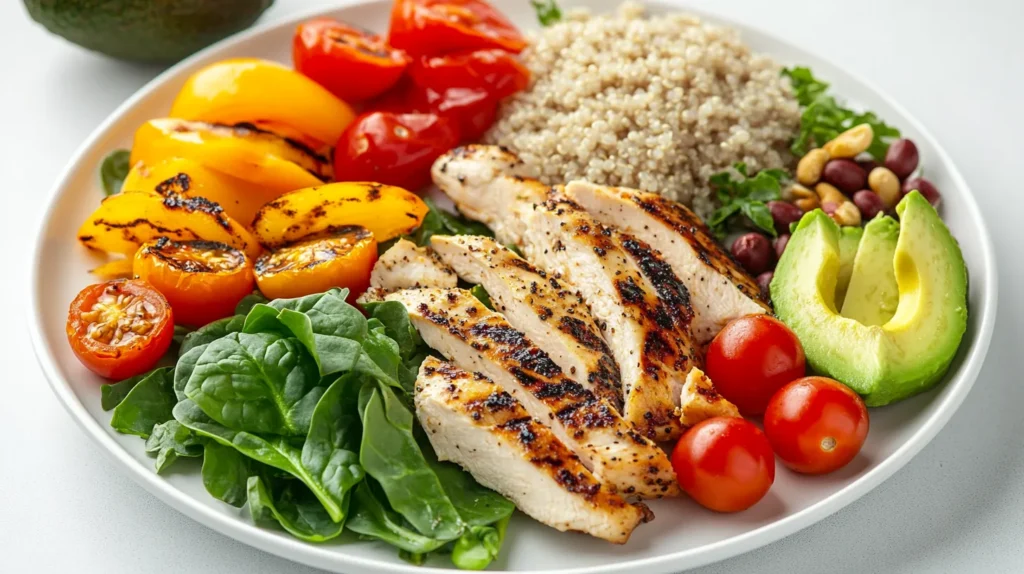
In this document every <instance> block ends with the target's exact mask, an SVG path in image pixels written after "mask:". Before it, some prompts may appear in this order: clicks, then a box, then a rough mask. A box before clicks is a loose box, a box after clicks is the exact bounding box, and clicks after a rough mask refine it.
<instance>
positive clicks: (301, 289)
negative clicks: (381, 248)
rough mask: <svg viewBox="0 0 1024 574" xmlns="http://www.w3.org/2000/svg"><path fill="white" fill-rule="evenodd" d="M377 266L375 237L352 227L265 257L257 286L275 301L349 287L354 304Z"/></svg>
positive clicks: (260, 263) (260, 262) (259, 263)
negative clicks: (333, 288) (375, 264)
mask: <svg viewBox="0 0 1024 574" xmlns="http://www.w3.org/2000/svg"><path fill="white" fill-rule="evenodd" d="M376 262H377V241H376V240H374V238H373V234H372V233H370V232H369V231H367V230H366V228H363V227H359V226H356V225H348V226H343V227H340V228H338V229H336V230H334V231H332V232H331V233H329V234H326V235H323V236H319V237H315V238H312V239H306V240H302V241H299V242H297V243H293V244H291V245H286V246H284V247H281V248H279V249H277V250H275V251H272V252H270V253H267V254H265V255H263V256H262V257H260V258H259V259H258V260H257V261H256V283H257V284H258V285H259V288H260V291H261V292H262V293H263V294H264V295H266V296H267V297H269V298H271V299H282V298H293V297H302V296H303V295H310V294H312V293H320V292H322V291H327V290H328V289H330V288H332V287H345V288H347V289H348V290H349V294H348V300H349V302H352V301H355V300H356V298H357V297H359V296H360V295H362V294H363V292H365V291H366V289H367V288H368V287H369V286H370V271H371V270H372V269H373V264H374V263H376Z"/></svg>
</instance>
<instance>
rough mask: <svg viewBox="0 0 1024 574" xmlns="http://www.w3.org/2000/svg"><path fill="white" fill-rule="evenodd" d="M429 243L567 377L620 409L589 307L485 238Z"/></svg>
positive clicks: (618, 385)
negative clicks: (479, 289)
mask: <svg viewBox="0 0 1024 574" xmlns="http://www.w3.org/2000/svg"><path fill="white" fill-rule="evenodd" d="M430 245H431V247H433V248H434V251H435V252H437V254H438V256H440V257H441V259H442V260H443V261H444V262H445V263H446V264H448V265H450V266H451V267H452V268H453V269H455V272H456V273H457V274H458V275H459V277H461V278H462V279H465V280H466V281H469V282H470V283H479V284H481V285H483V286H484V289H486V290H487V293H488V294H489V295H490V296H491V301H492V302H493V303H494V307H495V309H496V310H498V311H499V312H501V313H502V314H503V315H504V316H505V318H506V319H508V322H509V323H511V324H512V326H513V327H515V328H516V329H519V330H520V331H523V332H525V333H526V335H527V336H528V337H530V339H531V340H532V341H533V342H534V343H535V344H536V345H537V346H538V347H540V348H542V349H544V350H545V351H546V352H547V354H548V355H550V356H551V360H553V361H554V362H555V364H556V365H558V366H559V367H561V368H562V371H563V372H564V373H565V374H566V375H567V376H568V377H569V378H570V379H573V380H574V381H576V382H577V383H579V384H581V385H583V386H584V387H585V388H586V389H588V390H590V391H591V392H592V393H594V394H595V395H596V396H597V397H598V398H601V399H605V400H606V401H608V403H609V404H611V405H613V406H614V407H615V408H616V409H621V408H622V381H621V379H620V378H619V367H618V365H616V364H615V359H614V358H612V354H611V349H609V348H608V344H607V343H605V341H604V338H603V337H602V336H601V331H600V329H598V327H597V324H595V323H594V319H593V318H592V317H591V316H590V309H588V308H587V305H586V304H585V303H584V302H583V299H582V297H580V295H579V294H578V293H576V292H575V291H574V290H572V288H571V286H569V285H566V284H565V283H564V282H562V281H559V280H558V279H555V278H554V277H551V276H549V275H548V274H547V273H545V272H544V271H541V270H539V269H537V268H536V267H534V266H533V265H531V264H530V263H529V262H527V261H526V260H525V259H523V258H522V257H520V256H518V255H516V254H515V253H513V252H512V250H510V249H508V248H506V247H505V246H503V245H501V244H500V243H498V242H497V241H495V240H493V239H491V238H489V237H480V236H476V235H459V236H448V235H435V236H434V237H433V238H431V240H430Z"/></svg>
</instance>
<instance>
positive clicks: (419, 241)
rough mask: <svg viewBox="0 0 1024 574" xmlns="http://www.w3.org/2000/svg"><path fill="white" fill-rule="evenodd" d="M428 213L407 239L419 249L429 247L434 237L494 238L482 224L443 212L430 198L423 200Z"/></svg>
mask: <svg viewBox="0 0 1024 574" xmlns="http://www.w3.org/2000/svg"><path fill="white" fill-rule="evenodd" d="M423 202H424V203H426V204H427V207H428V208H429V211H428V212H427V215H426V216H425V217H424V218H423V223H421V224H420V226H419V227H418V228H417V229H416V231H415V232H413V234H412V236H411V237H410V238H409V239H410V240H411V241H412V242H413V243H415V244H416V245H419V246H420V247H422V246H424V245H430V238H431V237H433V236H435V235H484V236H486V237H494V233H493V232H492V231H491V230H490V229H489V228H488V227H487V226H486V225H484V224H483V223H480V222H479V221H473V220H471V219H468V218H466V217H465V216H463V215H462V214H461V213H452V212H450V211H445V210H443V209H441V208H439V207H438V206H437V204H436V203H434V201H433V200H432V199H430V198H424V199H423Z"/></svg>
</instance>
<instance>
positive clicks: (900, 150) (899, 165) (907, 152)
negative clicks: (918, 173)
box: [885, 138, 919, 181]
mask: <svg viewBox="0 0 1024 574" xmlns="http://www.w3.org/2000/svg"><path fill="white" fill-rule="evenodd" d="M918 159H919V158H918V155H917V146H916V145H914V142H912V141H910V140H908V139H906V138H904V139H898V140H896V141H894V142H892V144H890V145H889V151H887V152H885V167H887V168H889V169H890V170H892V172H893V173H895V174H896V177H898V178H900V180H901V181H902V180H904V179H906V178H907V177H909V176H910V174H912V173H914V170H915V169H917V162H918Z"/></svg>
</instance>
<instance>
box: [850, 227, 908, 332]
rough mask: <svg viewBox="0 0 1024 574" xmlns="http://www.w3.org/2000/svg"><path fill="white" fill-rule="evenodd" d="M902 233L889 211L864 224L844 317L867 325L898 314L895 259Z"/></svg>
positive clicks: (878, 322)
mask: <svg viewBox="0 0 1024 574" xmlns="http://www.w3.org/2000/svg"><path fill="white" fill-rule="evenodd" d="M844 230H845V228H844ZM899 236H900V224H899V223H898V222H897V221H896V220H895V219H893V218H891V217H889V216H887V215H880V216H878V217H876V218H874V219H872V220H871V221H870V222H868V224H867V226H865V227H864V239H863V240H861V242H860V249H859V250H858V251H857V256H856V257H855V258H854V262H853V275H851V277H850V287H849V288H848V289H847V291H846V299H845V300H844V301H843V302H842V304H841V306H840V309H842V310H841V311H840V314H841V315H842V316H843V317H849V318H851V319H853V320H855V321H859V322H861V323H863V324H864V325H884V324H885V323H886V322H888V321H889V319H892V316H893V315H895V314H896V306H897V305H898V304H899V302H900V291H899V286H898V285H897V284H896V269H895V267H894V266H893V261H895V259H896V244H897V242H898V240H899ZM841 252H842V240H840V253H841Z"/></svg>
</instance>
